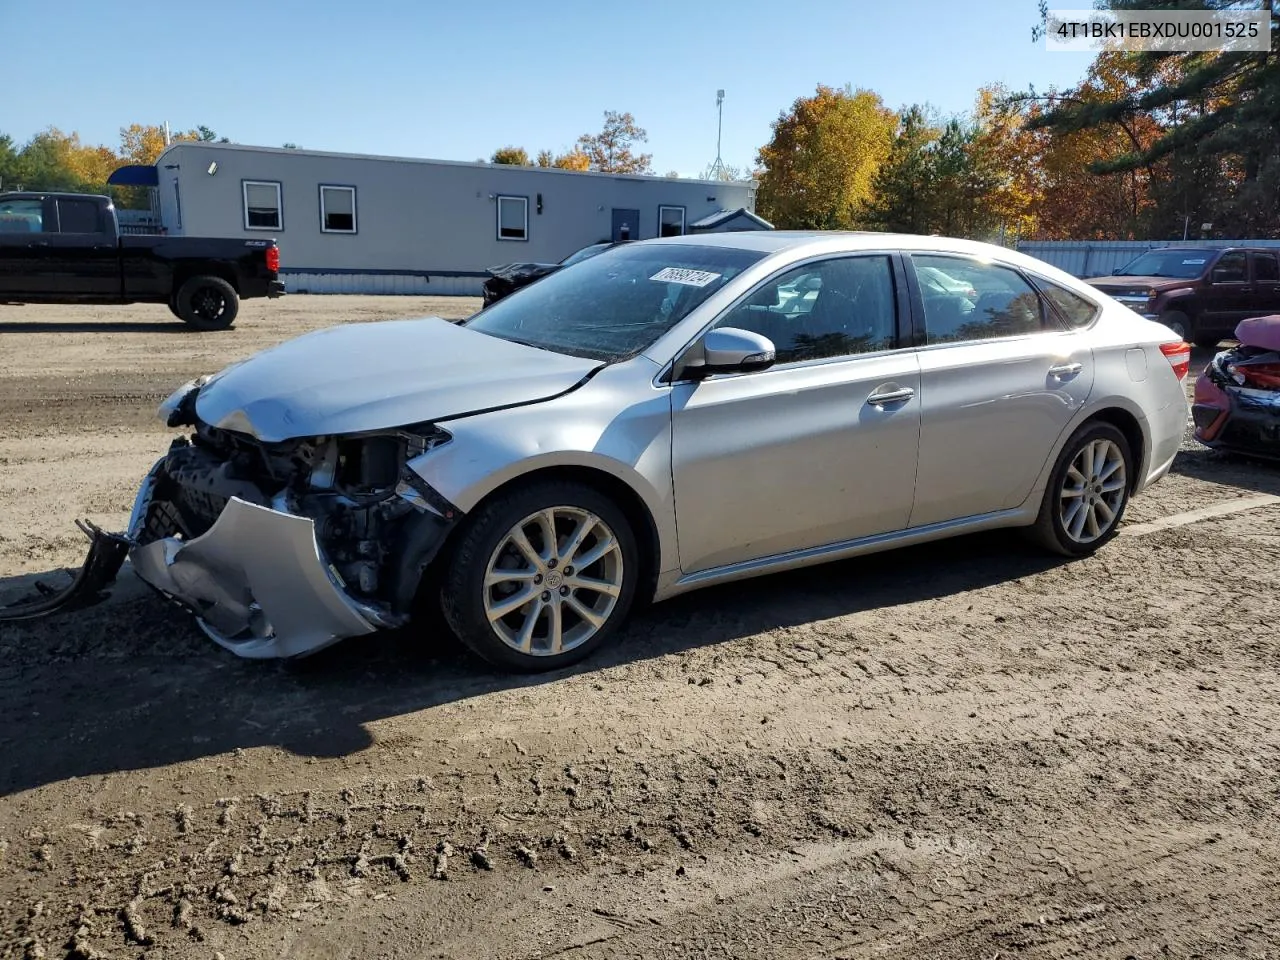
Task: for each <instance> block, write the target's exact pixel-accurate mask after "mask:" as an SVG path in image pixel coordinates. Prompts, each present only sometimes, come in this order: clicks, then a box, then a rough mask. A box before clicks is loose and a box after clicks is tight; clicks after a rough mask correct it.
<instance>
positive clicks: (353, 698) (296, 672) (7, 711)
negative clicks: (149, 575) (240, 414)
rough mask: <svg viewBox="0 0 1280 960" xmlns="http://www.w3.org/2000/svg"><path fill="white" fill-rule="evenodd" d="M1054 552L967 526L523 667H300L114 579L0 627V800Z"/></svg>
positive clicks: (884, 603)
mask: <svg viewBox="0 0 1280 960" xmlns="http://www.w3.org/2000/svg"><path fill="white" fill-rule="evenodd" d="M1058 562H1059V561H1058V560H1057V559H1054V558H1050V557H1048V556H1046V555H1045V554H1043V553H1042V552H1040V551H1038V550H1036V549H1035V548H1032V547H1029V546H1026V545H1024V541H1023V540H1022V539H1021V538H1019V537H1017V536H1016V535H1014V534H1009V533H994V534H979V535H975V536H971V537H965V538H960V539H957V540H952V541H948V542H944V543H940V544H933V545H928V546H923V547H916V548H911V549H907V550H903V551H901V552H900V553H898V554H897V560H896V562H895V563H893V564H891V565H886V564H884V562H883V556H881V557H880V558H876V557H868V558H859V559H855V560H849V561H843V562H839V563H833V564H827V565H824V566H821V567H815V568H811V569H809V570H805V571H795V572H791V573H784V574H778V575H775V576H771V577H766V578H761V579H757V580H754V581H747V582H744V583H740V584H731V585H727V586H722V587H714V588H709V589H706V590H702V591H698V592H696V593H693V594H689V595H686V596H683V597H679V598H676V599H673V600H670V601H668V602H666V603H663V604H659V605H656V606H653V607H650V608H648V609H645V610H641V611H639V612H637V614H636V615H635V617H634V619H633V621H632V623H631V624H630V625H629V626H628V628H627V629H626V630H625V631H624V632H623V633H622V634H621V635H620V636H618V637H616V638H615V640H614V641H613V643H612V644H611V645H610V646H609V647H608V648H606V649H604V650H602V651H600V652H599V653H598V654H597V655H595V656H594V657H592V658H590V659H589V660H587V661H586V662H584V663H582V664H579V665H578V666H576V667H572V668H568V669H566V670H562V671H558V672H555V673H551V674H541V675H535V676H519V675H509V674H502V673H498V672H496V671H494V670H492V669H491V668H489V667H487V666H486V665H484V664H482V663H479V662H478V661H477V660H475V659H474V658H473V657H471V656H470V655H468V654H466V653H464V652H463V651H461V650H460V649H459V648H458V646H457V645H456V643H455V642H454V641H453V640H452V639H451V638H448V639H446V638H445V637H443V636H441V635H440V633H439V630H438V626H439V625H438V624H437V625H435V626H436V627H437V629H435V630H432V631H431V635H430V636H429V637H422V636H414V635H412V634H409V633H404V632H402V633H398V634H387V635H383V636H378V637H375V638H368V639H357V640H348V641H346V642H344V643H342V644H339V645H337V646H336V647H333V648H331V649H329V650H327V651H324V652H322V653H320V654H317V655H315V656H313V657H311V658H308V659H306V660H302V661H294V662H287V663H286V662H263V661H258V662H254V661H244V660H240V659H237V658H236V657H234V656H233V655H231V654H229V653H226V652H224V651H222V650H221V649H219V648H218V647H216V646H215V645H214V644H213V643H212V642H211V641H209V640H207V639H205V638H204V637H203V635H202V634H200V632H199V631H198V629H197V628H196V627H195V626H194V625H193V623H192V621H191V619H190V618H189V617H188V616H187V615H186V614H185V613H184V612H182V611H180V610H178V609H176V608H173V607H170V606H169V605H167V604H165V603H164V602H163V601H162V600H161V599H159V598H158V597H156V596H155V595H153V594H151V593H150V591H147V590H145V589H144V588H141V586H140V584H139V582H138V581H137V580H136V578H134V577H133V575H132V574H131V573H128V572H126V573H125V574H124V575H123V579H122V582H121V583H120V584H119V585H118V586H117V595H116V596H115V597H114V598H113V599H111V600H109V601H107V602H105V603H102V604H100V605H98V606H95V607H91V608H89V609H87V610H81V611H77V612H75V613H68V614H63V615H60V616H55V617H53V618H50V619H47V620H42V621H36V622H34V623H30V624H22V625H5V626H4V627H0V630H2V631H3V634H4V635H3V636H0V794H10V793H13V792H16V791H20V790H25V789H30V788H33V787H38V786H41V785H43V784H47V783H53V782H57V781H61V780H65V779H67V778H68V777H73V776H85V775H89V774H103V773H110V772H114V771H120V770H131V769H142V768H150V767H158V766H163V765H167V764H172V763H178V762H181V761H185V760H192V759H197V758H201V757H207V756H214V755H218V754H222V753H225V752H227V751H230V750H233V749H235V748H236V747H244V748H248V747H253V746H263V745H274V746H278V747H281V748H283V749H286V750H289V751H291V752H293V753H296V754H301V755H306V756H326V757H335V756H346V755H350V754H353V753H356V752H358V751H361V750H363V749H365V748H367V747H369V746H370V744H371V743H372V738H371V736H370V734H369V732H368V730H367V729H366V728H365V726H364V724H366V723H367V722H369V721H376V720H379V719H382V718H387V717H393V716H400V715H404V714H408V713H412V712H415V711H420V710H423V709H427V708H430V707H433V706H437V705H439V704H443V703H448V702H452V701H458V700H463V699H466V698H470V697H476V696H481V695H484V694H486V693H490V692H493V691H496V690H501V689H507V688H515V687H523V686H536V685H539V684H545V683H549V682H554V681H555V680H557V679H559V678H562V677H565V676H568V675H571V674H574V673H583V672H591V671H597V670H603V669H607V668H609V667H611V666H615V665H618V664H621V663H625V662H629V661H640V660H645V659H649V658H654V657H660V656H663V655H665V654H671V653H679V652H681V651H683V650H688V649H692V648H695V647H700V646H708V645H711V644H717V643H723V642H726V641H732V640H734V639H736V638H739V637H746V636H751V635H753V634H757V633H760V632H762V631H765V630H769V629H772V628H776V627H780V626H789V625H796V624H800V623H807V622H810V621H814V620H821V619H825V618H832V617H838V616H841V615H845V614H851V613H856V612H859V611H865V610H874V609H879V608H888V607H893V606H895V605H898V604H904V603H910V602H914V601H919V600H925V599H930V598H934V597H940V596H946V595H951V594H958V593H963V592H966V591H969V590H976V589H980V588H982V587H986V586H989V585H992V584H996V583H1000V582H1003V581H1008V580H1012V579H1015V578H1018V577H1023V576H1028V575H1030V574H1034V573H1038V572H1040V571H1043V570H1046V569H1049V568H1050V567H1052V566H1054V565H1056V563H1058ZM14 579H15V580H16V579H18V578H14ZM23 579H24V580H26V581H29V580H30V578H29V577H28V578H23ZM4 587H5V582H4V581H0V592H3V588H4ZM8 592H10V594H12V591H11V590H10V591H8Z"/></svg>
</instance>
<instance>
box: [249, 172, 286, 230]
mask: <svg viewBox="0 0 1280 960" xmlns="http://www.w3.org/2000/svg"><path fill="white" fill-rule="evenodd" d="M280 206H281V204H280V184H279V183H276V182H274V181H271V180H246V181H244V228H245V229H246V230H282V229H284V217H283V216H282V215H281V210H280Z"/></svg>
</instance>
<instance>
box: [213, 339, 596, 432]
mask: <svg viewBox="0 0 1280 960" xmlns="http://www.w3.org/2000/svg"><path fill="white" fill-rule="evenodd" d="M602 365H603V364H601V362H600V361H598V360H588V359H584V358H581V357H571V356H566V355H564V354H560V353H552V352H550V351H547V350H539V349H537V348H536V347H526V346H524V345H522V344H518V343H512V342H511V341H508V340H500V339H498V338H496V337H491V336H488V335H486V334H483V333H476V332H473V331H471V330H468V329H466V328H465V327H459V326H456V325H454V324H452V323H450V322H448V321H447V320H441V319H440V318H439V317H428V318H425V319H421V320H390V321H383V322H379V323H358V324H347V325H343V326H338V327H330V328H329V329H326V330H318V331H316V332H315V333H308V334H305V335H303V336H301V337H297V338H296V339H294V340H288V341H286V342H284V343H282V344H280V345H279V346H276V347H272V348H270V349H268V350H264V351H263V352H262V353H259V354H257V355H256V356H253V357H250V358H249V359H248V360H245V361H242V362H240V363H237V364H233V365H231V366H230V367H227V368H226V369H224V370H223V371H222V372H221V373H218V374H216V375H215V376H214V377H212V378H210V380H209V381H208V382H207V383H206V384H205V385H204V386H203V387H201V388H200V393H199V394H198V395H197V397H196V405H195V411H196V414H197V416H199V417H200V419H201V420H203V421H204V422H205V423H208V424H211V425H213V426H215V427H219V428H221V429H224V430H235V431H239V432H241V433H247V434H250V435H252V436H254V437H257V438H258V439H259V440H263V441H266V442H276V441H280V440H290V439H293V438H296V437H311V436H319V435H321V434H343V433H359V432H362V431H366V430H385V429H389V428H393V427H400V426H405V425H407V424H411V423H420V422H422V421H428V420H443V419H447V418H448V417H452V416H459V415H462V414H467V413H474V412H476V411H479V410H486V409H489V408H492V407H506V406H512V405H516V404H523V403H534V402H537V401H539V400H546V399H549V398H551V397H553V396H556V395H557V394H561V393H564V392H565V391H566V390H569V389H571V388H572V387H573V386H574V385H575V384H577V383H579V382H581V381H582V380H583V378H584V377H586V376H587V375H588V374H589V373H591V372H592V371H593V370H596V369H597V368H599V367H600V366H602Z"/></svg>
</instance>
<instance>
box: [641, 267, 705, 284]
mask: <svg viewBox="0 0 1280 960" xmlns="http://www.w3.org/2000/svg"><path fill="white" fill-rule="evenodd" d="M649 279H650V280H657V281H658V282H659V283H683V284H684V285H685V286H687V287H705V286H706V285H707V284H709V283H714V282H715V281H716V280H719V279H720V274H718V273H708V272H707V271H706V270H690V269H688V268H687V267H664V268H663V269H661V270H659V271H658V272H657V273H655V274H654V275H653V276H652V277H650V278H649Z"/></svg>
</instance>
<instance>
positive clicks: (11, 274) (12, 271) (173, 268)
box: [0, 193, 284, 330]
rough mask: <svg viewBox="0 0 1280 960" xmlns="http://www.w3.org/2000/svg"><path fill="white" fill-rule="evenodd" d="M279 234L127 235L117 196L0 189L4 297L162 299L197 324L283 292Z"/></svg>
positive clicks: (222, 319) (226, 319)
mask: <svg viewBox="0 0 1280 960" xmlns="http://www.w3.org/2000/svg"><path fill="white" fill-rule="evenodd" d="M279 271H280V248H279V246H278V245H277V244H276V241H275V240H257V239H254V240H239V239H233V238H207V237H169V236H161V235H148V236H122V235H121V233H120V225H119V222H118V221H117V219H116V210H115V207H114V205H113V204H112V202H111V198H110V197H98V196H89V195H86V194H74V193H2V194H0V303H110V304H119V303H165V304H168V305H169V309H170V310H171V311H172V312H173V314H174V316H176V317H178V318H180V319H181V320H183V321H185V322H186V323H187V324H189V325H190V326H192V327H195V328H196V329H199V330H220V329H225V328H227V327H230V326H231V324H232V323H233V322H234V321H235V318H236V313H237V311H238V310H239V308H240V301H241V300H243V299H247V298H250V297H278V296H281V295H282V294H283V293H284V284H283V283H282V282H281V281H280V273H279Z"/></svg>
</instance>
